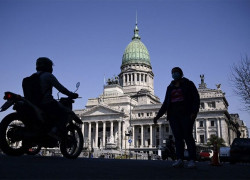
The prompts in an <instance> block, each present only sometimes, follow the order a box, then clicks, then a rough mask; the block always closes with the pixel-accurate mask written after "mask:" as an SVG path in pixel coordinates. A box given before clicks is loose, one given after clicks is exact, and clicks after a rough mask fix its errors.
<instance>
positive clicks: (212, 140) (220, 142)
mask: <svg viewBox="0 0 250 180" xmlns="http://www.w3.org/2000/svg"><path fill="white" fill-rule="evenodd" d="M215 142H217V148H218V149H219V148H220V147H223V146H225V141H224V139H223V138H220V137H218V136H216V135H211V136H210V138H208V140H207V146H212V147H213V146H214V143H215Z"/></svg>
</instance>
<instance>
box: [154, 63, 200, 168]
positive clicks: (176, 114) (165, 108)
mask: <svg viewBox="0 0 250 180" xmlns="http://www.w3.org/2000/svg"><path fill="white" fill-rule="evenodd" d="M172 77H173V79H174V80H173V81H172V82H171V83H170V85H169V86H168V88H167V92H166V96H165V100H164V102H163V104H162V106H161V108H160V110H159V112H158V114H157V115H156V117H155V118H154V123H157V120H158V119H159V118H160V117H161V116H162V115H163V114H164V113H165V112H167V120H169V123H170V126H171V129H172V131H173V134H174V137H175V147H176V156H177V161H176V162H174V163H173V167H183V166H184V162H183V159H184V147H185V146H184V145H185V144H184V141H185V142H186V144H187V149H188V153H189V158H190V159H189V162H188V165H187V167H188V168H194V167H196V165H195V162H194V161H195V159H196V145H195V141H194V138H193V134H192V133H193V125H194V122H195V119H196V117H197V114H198V112H199V106H200V97H199V93H198V91H197V89H196V87H195V85H194V83H193V82H192V81H190V80H188V79H187V78H185V77H183V72H182V70H181V68H179V67H175V68H173V69H172Z"/></svg>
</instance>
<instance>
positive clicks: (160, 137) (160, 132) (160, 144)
mask: <svg viewBox="0 0 250 180" xmlns="http://www.w3.org/2000/svg"><path fill="white" fill-rule="evenodd" d="M159 141H160V143H159V146H160V147H162V128H161V124H159Z"/></svg>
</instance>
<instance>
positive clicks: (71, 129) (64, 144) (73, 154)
mask: <svg viewBox="0 0 250 180" xmlns="http://www.w3.org/2000/svg"><path fill="white" fill-rule="evenodd" d="M82 149H83V135H82V131H81V129H80V128H79V127H77V126H75V125H69V126H67V136H66V138H65V139H63V140H62V141H61V144H60V150H61V153H62V155H63V156H64V157H66V158H68V159H76V158H77V157H78V156H79V155H80V153H81V152H82Z"/></svg>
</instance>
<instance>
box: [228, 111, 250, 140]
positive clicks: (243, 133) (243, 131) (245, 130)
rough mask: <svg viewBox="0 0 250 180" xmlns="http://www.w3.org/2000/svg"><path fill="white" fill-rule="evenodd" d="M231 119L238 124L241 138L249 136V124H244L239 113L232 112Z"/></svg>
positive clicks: (238, 135)
mask: <svg viewBox="0 0 250 180" xmlns="http://www.w3.org/2000/svg"><path fill="white" fill-rule="evenodd" d="M230 116H231V120H232V121H233V122H234V124H235V125H236V126H237V129H238V134H237V137H240V138H249V132H248V128H247V126H246V125H245V124H244V122H243V121H242V120H240V116H239V114H230Z"/></svg>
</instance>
